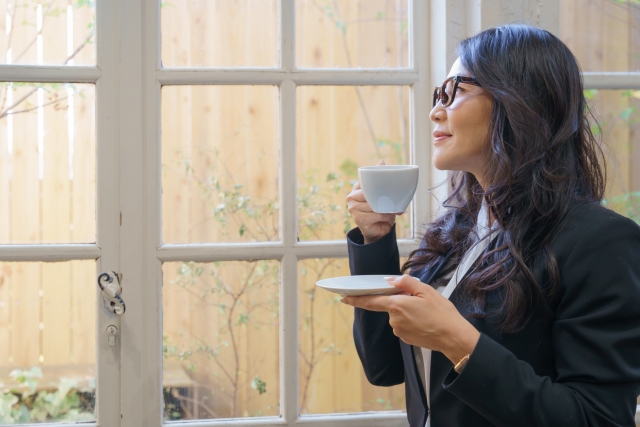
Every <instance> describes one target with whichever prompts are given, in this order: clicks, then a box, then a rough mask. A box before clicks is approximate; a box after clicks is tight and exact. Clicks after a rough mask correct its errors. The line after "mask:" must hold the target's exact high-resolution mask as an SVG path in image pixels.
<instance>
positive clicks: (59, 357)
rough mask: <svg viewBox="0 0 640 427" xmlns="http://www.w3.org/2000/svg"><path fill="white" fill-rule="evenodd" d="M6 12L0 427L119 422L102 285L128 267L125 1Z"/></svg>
mask: <svg viewBox="0 0 640 427" xmlns="http://www.w3.org/2000/svg"><path fill="white" fill-rule="evenodd" d="M0 7H1V9H0V10H2V12H3V13H4V16H3V18H2V22H4V29H3V31H2V41H1V42H0V43H1V44H2V55H1V59H0V62H2V65H0V80H2V81H3V82H4V83H2V84H1V89H0V92H1V94H0V97H1V98H2V101H1V105H2V106H1V107H0V108H1V112H0V116H1V118H0V135H1V136H0V144H1V148H0V163H1V166H0V169H1V170H0V173H1V174H2V179H1V180H0V182H1V184H0V188H1V189H0V204H1V205H2V207H1V208H0V212H1V213H0V223H1V226H0V228H1V229H2V231H0V244H1V247H0V258H1V260H2V261H1V269H0V270H1V273H0V276H1V277H0V349H1V350H0V383H2V384H1V385H0V402H1V403H0V424H3V425H4V424H9V425H11V424H31V423H42V422H56V423H63V424H73V423H77V422H89V423H91V422H96V420H97V422H98V423H99V424H100V425H104V426H117V425H119V423H120V369H119V364H120V350H121V346H120V344H119V341H118V340H116V341H115V342H114V345H113V346H112V345H110V344H109V343H108V340H107V335H106V329H107V327H108V326H110V325H113V326H115V327H116V328H120V327H121V325H120V323H119V319H118V317H117V316H116V315H114V314H110V313H109V312H108V311H107V310H105V309H104V308H103V305H102V301H101V299H100V298H99V297H98V292H97V286H96V277H97V274H98V273H99V272H100V271H116V272H118V271H120V253H121V251H120V246H121V240H120V232H119V226H120V209H119V206H120V194H119V187H118V186H119V181H120V180H119V163H120V160H119V148H118V139H119V133H118V127H117V124H116V125H114V123H117V121H116V120H115V119H116V118H115V117H114V116H113V112H116V111H118V94H117V88H118V86H117V81H118V72H119V69H118V68H117V67H118V61H117V59H116V58H117V57H118V56H117V51H118V42H119V41H118V38H117V37H114V35H116V34H117V32H114V31H113V29H114V28H116V25H117V23H118V5H117V4H115V3H113V2H102V1H101V2H98V4H97V5H96V4H95V2H94V1H93V0H86V1H85V0H81V1H67V0H64V1H63V0H53V1H46V2H45V1H42V2H36V1H29V2H14V1H6V2H2V5H1V6H0ZM109 29H111V30H109ZM96 408H98V409H97V412H96Z"/></svg>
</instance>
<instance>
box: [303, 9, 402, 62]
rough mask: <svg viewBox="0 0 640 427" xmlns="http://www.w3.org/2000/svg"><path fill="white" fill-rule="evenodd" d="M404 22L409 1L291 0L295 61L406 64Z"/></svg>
mask: <svg viewBox="0 0 640 427" xmlns="http://www.w3.org/2000/svg"><path fill="white" fill-rule="evenodd" d="M408 23H409V6H408V0H336V1H326V0H296V61H297V65H298V66H299V67H304V68H311V67H313V68H315V67H318V68H324V67H328V68H402V67H408V66H409V25H408Z"/></svg>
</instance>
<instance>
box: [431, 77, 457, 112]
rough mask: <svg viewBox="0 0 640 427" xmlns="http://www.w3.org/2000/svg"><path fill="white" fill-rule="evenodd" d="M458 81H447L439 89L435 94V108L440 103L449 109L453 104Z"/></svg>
mask: <svg viewBox="0 0 640 427" xmlns="http://www.w3.org/2000/svg"><path fill="white" fill-rule="evenodd" d="M456 83H457V81H456V80H455V79H451V80H447V81H446V82H445V84H444V90H443V87H438V88H436V90H435V93H434V94H433V106H434V107H435V106H436V104H437V103H438V101H441V102H442V106H443V107H448V106H449V105H451V103H452V102H453V98H454V93H453V92H454V89H455V86H456Z"/></svg>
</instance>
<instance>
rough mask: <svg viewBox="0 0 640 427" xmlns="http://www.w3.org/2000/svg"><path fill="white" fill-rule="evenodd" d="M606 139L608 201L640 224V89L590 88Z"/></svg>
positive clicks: (597, 129) (595, 129)
mask: <svg viewBox="0 0 640 427" xmlns="http://www.w3.org/2000/svg"><path fill="white" fill-rule="evenodd" d="M585 93H586V95H587V97H588V98H590V100H591V101H590V102H591V109H592V111H593V113H594V115H595V117H596V119H598V122H599V124H598V125H595V124H594V125H593V126H592V130H593V132H594V133H595V134H596V135H598V136H601V137H603V138H604V141H605V144H606V150H605V153H606V155H607V162H608V168H607V174H608V184H609V185H608V192H607V202H608V203H609V204H610V206H611V207H612V208H613V209H615V210H616V211H618V212H619V213H621V214H622V215H625V216H628V217H630V218H632V219H634V220H635V221H636V222H638V223H640V90H587V91H586V92H585Z"/></svg>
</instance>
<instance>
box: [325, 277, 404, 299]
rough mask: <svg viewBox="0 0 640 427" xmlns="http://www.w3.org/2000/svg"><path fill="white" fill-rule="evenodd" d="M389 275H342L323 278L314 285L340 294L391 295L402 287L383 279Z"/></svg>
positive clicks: (400, 290)
mask: <svg viewBox="0 0 640 427" xmlns="http://www.w3.org/2000/svg"><path fill="white" fill-rule="evenodd" d="M388 276H389V275H375V276H374V275H370V276H342V277H332V278H330V279H323V280H319V281H317V282H316V286H319V287H321V288H322V289H326V290H327V291H329V292H334V293H336V294H340V295H352V296H362V295H393V294H397V293H398V292H402V289H400V288H396V287H395V286H391V285H390V284H389V283H387V281H386V280H385V279H384V278H385V277H388Z"/></svg>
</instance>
